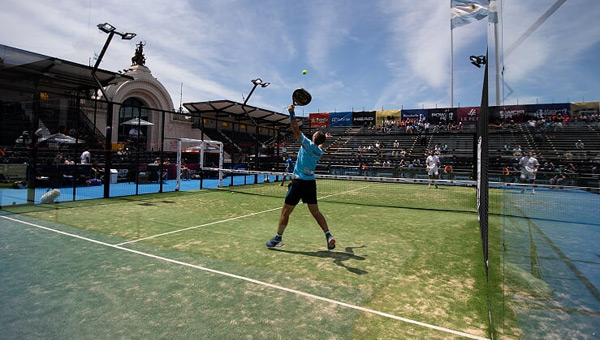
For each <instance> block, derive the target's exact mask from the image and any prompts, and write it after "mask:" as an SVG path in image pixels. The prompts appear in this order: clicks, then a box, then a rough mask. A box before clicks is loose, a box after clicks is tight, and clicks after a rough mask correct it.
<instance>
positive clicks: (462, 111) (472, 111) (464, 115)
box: [456, 107, 479, 125]
mask: <svg viewBox="0 0 600 340" xmlns="http://www.w3.org/2000/svg"><path fill="white" fill-rule="evenodd" d="M456 115H457V119H458V122H459V123H463V124H465V125H466V124H477V120H478V119H479V108H478V107H459V108H458V109H457V110H456Z"/></svg>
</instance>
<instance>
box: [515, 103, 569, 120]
mask: <svg viewBox="0 0 600 340" xmlns="http://www.w3.org/2000/svg"><path fill="white" fill-rule="evenodd" d="M570 110H571V104H569V103H560V104H531V105H525V119H541V118H552V117H553V116H562V117H564V116H570V115H571V111H570Z"/></svg>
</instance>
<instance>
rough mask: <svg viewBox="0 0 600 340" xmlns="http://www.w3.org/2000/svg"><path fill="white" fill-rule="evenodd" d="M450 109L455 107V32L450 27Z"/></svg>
mask: <svg viewBox="0 0 600 340" xmlns="http://www.w3.org/2000/svg"><path fill="white" fill-rule="evenodd" d="M450 107H454V30H453V29H452V26H451V27H450Z"/></svg>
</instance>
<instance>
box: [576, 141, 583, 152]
mask: <svg viewBox="0 0 600 340" xmlns="http://www.w3.org/2000/svg"><path fill="white" fill-rule="evenodd" d="M584 148H585V145H584V144H583V142H582V141H581V139H580V140H578V141H577V142H575V149H577V150H583V149H584Z"/></svg>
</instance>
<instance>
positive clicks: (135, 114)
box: [119, 98, 149, 142]
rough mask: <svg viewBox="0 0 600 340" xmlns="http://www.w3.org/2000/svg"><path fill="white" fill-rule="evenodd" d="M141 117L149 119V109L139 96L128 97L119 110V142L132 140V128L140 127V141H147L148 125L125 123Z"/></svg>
mask: <svg viewBox="0 0 600 340" xmlns="http://www.w3.org/2000/svg"><path fill="white" fill-rule="evenodd" d="M134 118H139V119H142V120H145V121H148V120H149V117H148V109H147V108H146V107H145V106H144V103H142V101H140V100H139V99H137V98H127V99H126V100H125V101H124V102H123V104H122V105H121V109H120V110H119V142H124V141H128V140H130V139H131V138H130V130H132V129H139V131H140V133H139V141H140V142H144V141H146V136H148V126H145V125H141V126H136V125H124V124H123V123H124V122H127V121H129V120H131V119H134Z"/></svg>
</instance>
